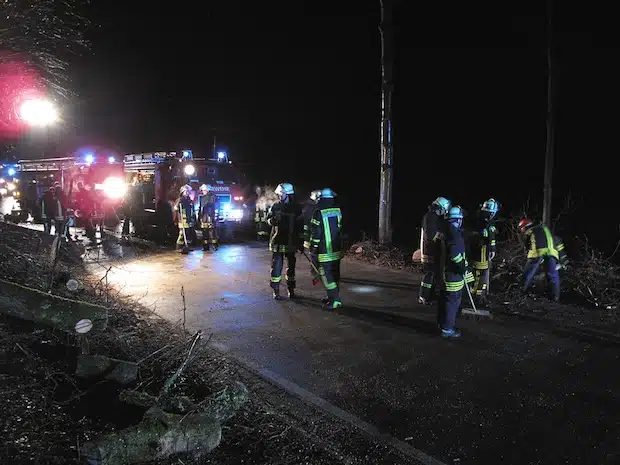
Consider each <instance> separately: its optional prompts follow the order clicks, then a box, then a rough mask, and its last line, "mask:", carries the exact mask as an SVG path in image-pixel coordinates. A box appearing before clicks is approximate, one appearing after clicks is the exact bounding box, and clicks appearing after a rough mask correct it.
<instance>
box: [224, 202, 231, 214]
mask: <svg viewBox="0 0 620 465" xmlns="http://www.w3.org/2000/svg"><path fill="white" fill-rule="evenodd" d="M231 208H232V206H231V205H230V202H226V203H225V204H223V205H222V210H224V211H225V212H227V211H230V210H231Z"/></svg>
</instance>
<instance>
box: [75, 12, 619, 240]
mask: <svg viewBox="0 0 620 465" xmlns="http://www.w3.org/2000/svg"><path fill="white" fill-rule="evenodd" d="M94 3H95V5H93V6H92V8H91V14H92V19H93V20H94V21H95V22H98V23H99V24H100V28H99V29H98V30H97V31H95V32H94V33H93V34H92V42H93V48H92V55H91V56H86V57H84V58H83V59H81V60H80V62H79V63H77V65H76V67H75V68H74V70H75V75H76V81H75V83H76V88H77V91H78V92H79V94H80V96H79V99H80V100H79V101H78V102H77V103H74V104H73V107H72V110H71V114H72V115H73V117H74V118H75V121H76V127H75V131H76V134H79V135H80V136H81V137H82V138H83V139H84V140H92V141H96V142H99V143H102V144H108V145H111V146H115V147H119V149H120V150H122V151H124V152H142V151H144V152H146V151H154V150H172V149H178V148H181V147H190V148H193V149H194V151H195V152H200V151H201V150H210V145H211V142H212V137H213V130H212V128H217V130H216V135H217V138H218V141H221V143H222V144H225V145H226V146H227V147H228V150H229V152H230V156H231V158H232V159H233V160H236V161H240V162H243V163H244V167H245V169H246V172H247V173H248V174H249V175H250V177H251V178H253V179H254V180H255V181H256V182H259V183H263V182H265V181H267V182H269V183H273V184H275V183H277V182H280V181H289V182H293V183H296V184H298V185H300V186H301V188H305V189H311V188H316V187H322V186H325V185H329V186H330V187H332V188H334V189H335V190H336V191H337V192H338V193H339V194H340V196H341V201H342V203H343V205H344V206H345V208H346V212H345V214H347V213H348V218H349V221H348V224H349V225H350V228H351V229H355V230H352V231H350V232H351V233H353V234H355V233H357V231H358V230H360V229H365V230H366V231H368V232H370V233H372V234H374V232H375V224H376V211H377V202H378V177H379V171H378V167H379V148H378V140H379V126H378V124H379V97H380V93H379V92H380V68H379V57H380V55H379V53H380V48H379V34H378V29H377V25H378V21H379V12H380V10H379V1H378V0H376V1H366V0H355V1H352V0H340V1H337V2H334V1H324V0H314V1H312V2H309V1H299V0H298V1H289V2H283V1H281V2H241V1H238V0H228V1H221V2H209V1H207V2H202V3H195V4H192V3H191V2H177V5H175V4H174V3H169V2H167V3H162V4H160V6H158V5H157V3H156V2H155V3H154V2H144V1H133V2H115V1H106V2H104V1H98V2H94ZM504 3H506V2H458V3H455V2H447V3H446V2H411V1H401V2H397V6H396V10H395V19H396V25H395V26H396V39H395V40H396V58H397V62H396V66H397V76H396V95H395V115H394V138H395V185H394V190H395V191H394V197H395V205H394V227H395V228H396V231H395V236H396V239H397V240H406V239H407V238H408V237H409V236H415V234H416V233H415V232H414V231H413V228H414V227H417V225H418V224H419V218H420V217H421V215H422V214H423V213H424V211H425V208H426V205H427V204H428V203H429V202H430V201H431V200H432V199H433V198H435V197H436V196H438V195H445V196H448V197H450V198H452V199H453V200H454V201H455V202H457V203H462V204H463V205H464V206H466V207H467V208H470V209H473V208H475V207H476V205H477V204H478V203H480V202H482V201H483V200H484V199H485V198H487V197H489V196H495V197H496V198H497V199H498V200H500V202H502V203H503V204H504V206H505V209H506V210H516V209H518V208H519V207H520V206H521V205H522V204H523V203H524V202H526V201H527V199H528V198H529V199H530V202H532V203H534V204H535V203H537V202H538V203H539V202H540V199H541V197H542V176H543V167H544V152H545V112H546V49H545V47H546V35H545V34H546V32H545V31H546V7H545V4H544V3H545V2H542V1H537V2H534V1H532V2H508V3H511V4H510V5H509V4H508V3H506V4H505V5H504ZM555 3H556V7H555V15H554V29H555V32H556V34H555V57H556V64H557V71H556V74H557V94H556V95H557V104H556V108H557V120H558V123H557V134H556V160H557V162H556V173H555V174H556V177H555V179H556V183H555V186H554V187H555V197H556V199H555V200H556V202H557V204H558V206H561V205H562V204H563V201H564V198H565V197H566V195H567V193H568V192H569V190H570V191H571V192H572V194H573V198H575V199H579V198H581V197H582V196H585V197H584V202H585V204H586V205H587V206H588V207H591V209H593V210H594V213H596V214H604V213H605V212H608V211H609V208H615V209H616V210H617V207H612V206H611V205H610V201H608V200H605V201H604V202H601V201H600V196H602V195H609V194H610V193H611V189H609V187H610V186H609V184H610V183H613V182H614V181H615V171H616V170H615V169H614V168H613V166H614V165H613V161H614V159H615V157H616V156H617V152H618V149H617V145H618V137H617V135H616V133H617V126H618V116H617V114H618V111H617V103H618V82H620V80H619V79H618V78H620V72H619V71H618V65H617V61H618V53H617V50H616V49H615V48H610V47H615V46H616V45H617V39H616V38H615V37H614V31H615V30H616V26H615V25H614V23H613V15H612V11H611V10H610V11H607V12H606V11H604V10H600V9H597V8H596V7H595V4H594V3H592V4H588V6H584V5H583V4H581V5H577V4H576V5H575V6H574V7H571V6H570V5H569V4H568V2H558V1H557V0H556V2H555ZM561 3H566V4H561ZM191 5H195V6H191ZM457 5H460V6H457ZM570 8H573V9H570ZM608 8H610V7H608ZM611 202H613V201H611ZM345 221H347V218H345ZM588 221H589V220H588ZM610 224H611V223H610ZM616 224H617V221H616V220H614V221H613V222H612V224H611V226H606V227H613V228H615V229H616V231H617V226H616Z"/></svg>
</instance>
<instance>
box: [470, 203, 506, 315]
mask: <svg viewBox="0 0 620 465" xmlns="http://www.w3.org/2000/svg"><path fill="white" fill-rule="evenodd" d="M498 211H499V204H498V203H497V201H496V200H495V199H489V200H487V201H485V202H484V203H483V204H482V205H481V206H480V210H479V212H478V217H477V218H476V221H475V224H474V227H473V228H472V231H470V232H469V233H468V240H467V243H468V246H469V247H468V257H469V259H470V260H471V265H472V267H473V273H474V283H473V287H472V295H473V297H474V299H475V300H476V303H477V304H478V305H481V306H484V305H486V304H487V298H486V296H487V287H488V284H489V266H490V262H491V261H492V260H493V258H495V248H496V239H495V238H496V235H497V228H496V227H495V225H494V224H493V219H494V218H495V215H497V212H498Z"/></svg>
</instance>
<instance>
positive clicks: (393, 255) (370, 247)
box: [347, 234, 417, 270]
mask: <svg viewBox="0 0 620 465" xmlns="http://www.w3.org/2000/svg"><path fill="white" fill-rule="evenodd" d="M413 251H414V250H413V249H411V250H410V249H403V248H400V247H394V246H390V245H383V244H379V242H377V241H376V240H374V239H371V238H369V237H368V236H367V235H366V234H364V235H363V237H362V240H361V241H359V242H355V243H354V244H353V245H351V247H349V250H348V252H347V256H349V257H352V258H355V259H357V260H362V261H365V262H368V263H371V264H373V265H378V266H385V267H388V268H394V269H398V270H402V269H408V268H413V269H415V268H416V267H417V265H416V264H415V263H414V262H413V260H412V258H411V256H412V253H413Z"/></svg>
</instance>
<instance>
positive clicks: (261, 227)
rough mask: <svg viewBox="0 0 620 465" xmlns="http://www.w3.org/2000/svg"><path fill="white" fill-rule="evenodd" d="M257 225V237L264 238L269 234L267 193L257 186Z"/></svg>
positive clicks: (255, 216)
mask: <svg viewBox="0 0 620 465" xmlns="http://www.w3.org/2000/svg"><path fill="white" fill-rule="evenodd" d="M254 225H255V226H256V239H257V240H259V241H260V240H263V239H264V238H267V237H268V236H269V231H268V225H267V209H266V208H265V195H264V193H263V190H262V189H261V188H260V187H257V188H256V208H255V214H254Z"/></svg>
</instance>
